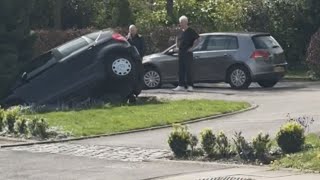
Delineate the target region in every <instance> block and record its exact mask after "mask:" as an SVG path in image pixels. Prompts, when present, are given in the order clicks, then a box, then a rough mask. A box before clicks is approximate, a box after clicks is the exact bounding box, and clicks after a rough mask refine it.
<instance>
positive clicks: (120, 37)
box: [112, 33, 127, 42]
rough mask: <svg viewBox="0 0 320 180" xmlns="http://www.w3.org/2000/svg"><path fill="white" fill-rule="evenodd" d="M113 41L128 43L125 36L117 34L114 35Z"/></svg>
mask: <svg viewBox="0 0 320 180" xmlns="http://www.w3.org/2000/svg"><path fill="white" fill-rule="evenodd" d="M112 39H114V40H116V41H123V42H124V41H126V40H127V39H126V38H125V37H123V36H121V34H118V33H115V34H113V35H112Z"/></svg>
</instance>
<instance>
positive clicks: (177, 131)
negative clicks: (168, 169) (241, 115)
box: [168, 125, 191, 157]
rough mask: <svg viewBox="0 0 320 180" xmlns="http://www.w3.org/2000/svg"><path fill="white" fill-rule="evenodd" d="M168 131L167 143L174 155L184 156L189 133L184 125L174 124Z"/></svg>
mask: <svg viewBox="0 0 320 180" xmlns="http://www.w3.org/2000/svg"><path fill="white" fill-rule="evenodd" d="M173 128H174V129H173V132H171V133H170V136H169V140H168V144H169V146H170V148H171V150H172V152H173V153H174V155H175V156H176V157H184V156H186V155H187V153H188V146H189V145H190V139H191V134H190V133H189V132H188V129H187V127H186V126H181V125H175V126H174V127H173Z"/></svg>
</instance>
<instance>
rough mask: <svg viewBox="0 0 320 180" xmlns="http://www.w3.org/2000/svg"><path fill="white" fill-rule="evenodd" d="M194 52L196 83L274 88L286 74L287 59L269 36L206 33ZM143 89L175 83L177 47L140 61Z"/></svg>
mask: <svg viewBox="0 0 320 180" xmlns="http://www.w3.org/2000/svg"><path fill="white" fill-rule="evenodd" d="M193 52H194V81H195V82H196V83H201V82H208V83H216V82H226V83H229V84H230V85H231V87H232V88H234V89H246V88H248V87H249V86H250V84H251V83H252V82H258V84H259V85H260V86H262V87H265V88H270V87H273V86H274V85H276V84H277V82H278V81H279V80H280V79H281V78H282V77H283V76H284V75H285V72H286V65H287V62H286V59H285V55H284V51H283V49H282V48H281V46H280V45H279V43H278V42H277V41H276V40H275V39H274V38H273V37H272V36H271V35H270V34H268V33H251V32H250V33H247V32H246V33H206V34H201V35H200V43H199V44H198V46H197V47H195V48H194V49H193ZM143 65H144V68H145V73H144V78H143V79H144V85H145V87H146V88H149V89H150V88H159V87H161V85H162V84H166V83H171V84H174V85H177V83H178V50H177V48H176V45H173V46H171V47H170V48H168V49H167V50H165V51H163V52H161V53H156V54H152V55H149V56H146V57H144V58H143Z"/></svg>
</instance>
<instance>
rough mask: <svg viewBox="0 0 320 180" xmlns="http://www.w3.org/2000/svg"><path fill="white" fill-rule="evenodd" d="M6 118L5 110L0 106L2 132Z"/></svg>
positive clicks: (0, 127)
mask: <svg viewBox="0 0 320 180" xmlns="http://www.w3.org/2000/svg"><path fill="white" fill-rule="evenodd" d="M4 118H5V111H4V110H3V109H1V108H0V132H1V131H2V130H3V122H4Z"/></svg>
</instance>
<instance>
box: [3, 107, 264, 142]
mask: <svg viewBox="0 0 320 180" xmlns="http://www.w3.org/2000/svg"><path fill="white" fill-rule="evenodd" d="M258 107H259V105H255V104H251V107H249V108H246V109H243V110H240V111H235V112H230V113H225V114H219V115H214V116H208V117H204V118H198V119H190V120H189V121H185V122H183V123H180V124H182V125H186V124H193V123H197V122H201V121H208V120H213V119H218V118H222V117H227V116H233V115H236V114H240V113H244V112H247V111H251V110H254V109H257V108H258ZM169 127H172V125H163V126H156V127H151V128H143V129H136V130H132V131H125V132H119V133H112V134H102V135H94V136H85V137H79V138H68V139H62V140H53V141H37V142H27V143H16V144H5V145H0V148H9V147H18V146H32V145H37V144H54V143H63V142H71V141H79V140H86V139H94V138H101V137H109V136H117V135H125V134H131V133H138V132H145V131H153V130H158V129H164V128H169Z"/></svg>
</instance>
